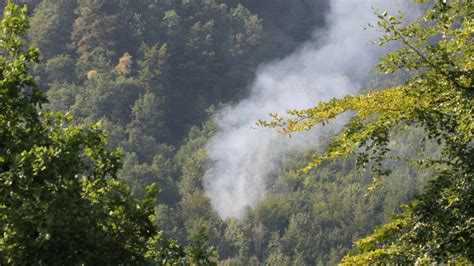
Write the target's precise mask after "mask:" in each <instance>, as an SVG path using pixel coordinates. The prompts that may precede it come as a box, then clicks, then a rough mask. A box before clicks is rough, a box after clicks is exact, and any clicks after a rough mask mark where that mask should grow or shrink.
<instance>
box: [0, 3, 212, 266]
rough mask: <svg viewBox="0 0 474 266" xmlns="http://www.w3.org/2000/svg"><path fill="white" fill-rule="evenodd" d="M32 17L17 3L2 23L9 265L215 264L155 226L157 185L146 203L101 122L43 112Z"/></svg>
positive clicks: (1, 145) (2, 162)
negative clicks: (33, 72)
mask: <svg viewBox="0 0 474 266" xmlns="http://www.w3.org/2000/svg"><path fill="white" fill-rule="evenodd" d="M26 11H27V10H26V7H24V8H20V7H19V6H18V5H15V4H13V3H8V5H7V6H6V8H5V11H4V18H3V20H2V22H1V32H0V235H1V238H0V264H2V265H31V264H34V265H148V264H162V265H171V264H192V263H197V264H199V263H200V261H206V262H209V263H212V257H211V256H212V249H206V250H201V249H200V247H201V246H198V245H197V244H196V245H193V246H192V247H189V248H188V250H189V251H187V250H186V249H185V248H183V247H181V246H179V245H178V244H176V243H175V242H174V241H170V240H168V239H167V238H166V237H165V236H164V235H163V233H162V232H161V231H160V230H159V228H158V227H157V226H156V225H155V223H154V221H155V217H154V213H155V206H156V202H155V194H156V192H157V190H156V189H155V188H154V186H153V185H152V186H149V187H148V188H147V189H146V193H145V196H144V199H143V200H139V199H137V198H135V197H134V195H133V194H132V193H131V192H130V188H129V187H128V186H127V185H126V184H125V183H124V182H121V181H119V180H118V178H117V171H118V169H119V168H120V166H121V163H120V160H121V155H122V152H121V151H120V150H112V151H111V150H109V149H108V148H107V136H106V134H105V133H104V132H103V131H102V129H101V123H98V124H96V125H93V126H91V127H86V126H83V125H71V121H72V120H71V119H72V117H71V116H70V115H63V114H61V113H52V112H50V111H45V112H38V110H41V104H43V103H46V101H47V99H46V97H45V96H44V94H43V93H42V92H41V91H40V90H39V88H38V86H37V84H36V82H35V81H34V79H33V78H32V77H31V76H30V75H29V68H30V66H31V65H32V64H33V63H36V62H38V61H39V60H38V58H39V53H38V51H37V50H36V49H33V48H28V49H27V48H25V47H26V41H25V38H24V36H25V34H26V30H27V29H28V28H29V23H28V18H27V16H26ZM198 240H199V239H198ZM199 241H200V242H199ZM199 241H198V242H197V243H198V244H202V240H199ZM208 250H209V252H208ZM188 253H189V255H188ZM196 254H197V255H196Z"/></svg>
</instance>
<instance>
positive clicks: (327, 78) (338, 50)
mask: <svg viewBox="0 0 474 266" xmlns="http://www.w3.org/2000/svg"><path fill="white" fill-rule="evenodd" d="M399 4H400V3H399V2H398V1H394V0H384V1H369V0H330V11H329V14H328V15H327V18H326V21H327V29H326V30H325V31H323V32H321V31H319V32H316V33H315V34H314V35H315V36H314V38H313V40H312V41H310V42H308V43H307V44H306V45H304V46H303V47H301V48H300V49H298V50H297V51H296V52H294V53H293V54H291V55H289V56H288V57H286V58H284V59H283V60H281V61H278V62H273V63H271V64H268V65H265V66H262V67H261V68H260V69H259V71H258V73H257V77H256V79H255V81H254V83H253V85H252V86H251V93H250V96H249V98H248V99H246V100H244V101H242V102H240V103H239V104H237V105H236V106H234V107H232V108H228V109H226V110H223V111H222V112H221V114H220V118H219V121H218V125H219V130H218V133H217V134H216V136H215V137H213V138H212V139H211V140H210V142H209V143H208V146H207V150H208V156H209V157H210V159H211V160H213V162H214V166H213V168H212V169H210V170H209V171H208V172H207V173H206V176H205V188H206V191H207V194H208V196H209V197H210V199H211V202H212V205H213V207H214V209H215V210H216V211H217V212H218V214H219V215H220V216H221V217H222V218H229V217H235V218H242V217H243V216H244V215H245V210H246V208H247V207H253V206H255V205H256V204H257V203H258V202H259V201H260V200H262V199H263V198H264V196H265V190H266V186H267V184H266V183H267V180H268V177H269V176H271V175H272V174H274V170H275V164H276V163H277V161H278V160H279V159H280V158H281V157H282V156H284V155H285V154H287V153H288V152H291V151H292V150H294V149H301V148H303V147H309V148H310V147H314V146H315V145H316V143H314V142H316V140H315V138H310V137H308V134H309V135H310V134H314V132H313V133H304V134H299V135H297V136H296V138H292V139H291V140H287V139H285V138H283V137H282V136H280V135H279V134H277V133H276V131H275V130H274V129H264V128H257V129H252V128H254V127H255V123H256V121H257V120H258V119H268V118H269V117H268V113H280V114H282V113H285V112H286V111H287V110H289V109H301V108H308V107H311V106H314V105H315V104H316V103H318V102H320V101H325V100H328V99H331V98H333V97H341V96H344V95H347V94H354V93H356V92H357V91H359V90H360V89H361V87H362V86H363V84H364V81H366V79H367V76H368V73H369V72H370V70H372V69H373V65H374V64H375V63H376V62H377V61H378V59H379V57H380V56H381V55H382V54H383V53H384V51H383V49H381V48H380V47H377V46H375V45H371V44H370V43H371V42H372V41H374V40H377V39H378V37H379V36H380V33H379V32H376V31H375V30H373V29H369V30H364V28H365V27H366V26H367V24H368V23H372V24H376V21H377V19H376V16H375V15H374V13H373V9H372V6H376V7H379V8H380V9H382V10H390V11H391V12H392V13H395V12H396V10H397V9H396V8H397V7H399ZM305 135H306V136H305Z"/></svg>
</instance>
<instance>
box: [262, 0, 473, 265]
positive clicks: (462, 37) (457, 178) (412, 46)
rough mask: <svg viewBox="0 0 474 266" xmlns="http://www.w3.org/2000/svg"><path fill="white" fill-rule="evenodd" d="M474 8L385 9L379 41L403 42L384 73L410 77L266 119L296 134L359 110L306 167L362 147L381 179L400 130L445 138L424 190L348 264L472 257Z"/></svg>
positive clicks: (360, 245)
mask: <svg viewBox="0 0 474 266" xmlns="http://www.w3.org/2000/svg"><path fill="white" fill-rule="evenodd" d="M419 2H425V1H419ZM472 10H473V4H472V2H471V1H461V0H454V1H439V2H438V1H437V2H436V3H433V4H432V5H431V7H430V8H428V9H427V11H426V12H425V14H424V15H423V16H422V17H421V18H420V19H418V20H416V21H414V22H412V23H410V24H408V25H403V24H402V23H401V21H400V19H399V18H396V17H394V16H389V15H388V14H387V13H386V12H383V13H381V12H377V14H378V17H379V19H380V21H379V23H378V25H379V26H380V27H381V29H382V30H384V31H385V33H386V34H385V36H384V37H383V38H381V39H380V42H379V44H380V45H385V44H387V43H390V42H394V41H397V42H400V43H401V44H402V45H403V47H402V48H401V49H398V50H396V51H395V52H393V53H389V54H387V55H386V56H384V57H383V58H382V59H381V61H380V63H379V64H378V67H379V69H380V71H381V72H382V73H389V74H397V73H398V72H400V71H406V74H408V76H409V77H408V79H407V81H406V82H404V83H402V84H400V85H399V86H396V87H392V88H387V89H381V90H379V91H374V92H372V91H368V92H365V93H362V94H360V95H356V96H347V97H344V98H342V99H333V100H331V101H329V102H323V103H320V104H318V105H317V106H315V107H313V108H309V109H306V110H293V111H290V112H289V114H290V115H293V117H290V118H289V119H284V118H281V117H279V116H278V115H276V114H273V115H272V117H273V118H274V119H273V121H270V122H265V121H260V122H259V124H260V125H262V126H267V127H277V128H279V129H280V130H281V131H282V132H283V133H285V134H291V133H293V132H297V131H302V130H310V129H311V128H312V127H313V126H315V125H316V124H323V125H325V124H327V123H328V122H329V121H330V120H331V119H334V118H336V117H337V116H338V115H340V114H342V113H345V112H348V111H351V112H352V114H353V115H352V117H351V118H350V120H349V121H348V122H347V123H346V125H345V127H344V128H343V129H342V130H341V131H339V132H338V133H337V134H336V136H335V137H334V139H333V141H332V142H331V144H330V145H329V148H328V149H327V151H326V152H325V154H324V155H323V156H316V157H315V158H314V160H313V161H312V162H311V163H310V164H309V165H307V167H306V168H305V169H304V170H306V171H309V170H311V169H312V168H314V167H316V166H317V165H318V164H320V163H321V162H322V161H324V160H329V159H334V158H338V157H347V156H349V155H350V154H352V153H357V154H358V162H357V164H358V166H359V167H360V168H367V167H370V168H371V169H372V170H373V171H372V172H373V173H374V174H375V176H376V178H375V179H374V183H373V185H374V186H376V185H377V184H379V181H380V177H381V176H383V175H386V174H388V172H389V169H387V168H384V166H383V161H384V158H385V156H386V155H387V153H388V151H389V150H390V149H389V147H388V143H389V141H390V139H391V137H392V135H391V133H392V132H394V131H397V130H403V129H404V128H408V127H420V128H423V129H424V130H425V132H426V137H425V138H424V139H423V143H430V142H435V143H438V144H439V145H440V149H441V151H442V152H441V155H440V156H438V157H428V158H422V159H420V160H418V164H419V165H420V166H422V167H432V168H433V169H434V171H435V177H434V179H433V181H432V182H430V183H429V184H428V186H427V187H426V189H425V191H424V192H423V194H422V195H421V196H419V197H418V198H417V199H416V200H415V201H414V202H412V203H411V204H410V205H409V206H408V207H406V208H405V211H404V212H403V214H401V215H400V216H398V217H396V218H394V219H393V221H392V222H390V223H388V224H387V225H384V226H382V227H380V228H379V229H378V230H376V231H375V233H374V234H372V235H370V236H368V237H367V238H365V239H362V240H360V241H358V242H356V245H357V248H356V249H355V250H354V251H353V252H352V253H351V254H350V255H348V256H346V257H345V258H344V259H343V264H353V263H360V264H365V263H403V264H404V263H415V262H421V263H432V262H439V263H445V262H470V263H472V262H474V240H473V232H474V224H473V222H472V219H473V218H472V217H474V193H473V192H474V171H473V170H474V169H473V168H474V160H473V158H474V154H473V153H474V147H473V145H472V143H473V134H474V116H473V110H474V109H473V92H474V89H473V69H472V66H473V63H472V58H473V52H474V47H473V43H472V39H471V36H472V33H473V30H474V23H473V20H472ZM372 188H373V186H372Z"/></svg>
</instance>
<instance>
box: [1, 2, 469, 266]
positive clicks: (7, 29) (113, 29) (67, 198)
mask: <svg viewBox="0 0 474 266" xmlns="http://www.w3.org/2000/svg"><path fill="white" fill-rule="evenodd" d="M418 2H423V3H424V5H423V6H422V7H421V8H420V10H422V12H420V13H421V14H422V15H420V16H421V17H416V18H415V20H414V22H413V23H411V24H410V23H407V22H404V21H400V20H399V19H398V18H396V17H392V16H390V15H391V14H387V13H384V12H383V11H380V12H379V11H377V10H374V12H375V14H374V16H377V15H378V17H379V18H378V19H379V24H378V26H377V25H376V26H373V25H372V27H379V29H381V30H382V32H383V33H384V34H385V35H383V36H382V37H381V39H380V40H379V41H380V42H379V43H378V44H379V45H381V46H384V45H386V44H388V43H391V42H398V43H397V44H396V45H395V47H396V48H397V49H398V50H394V51H393V52H391V53H387V55H385V56H384V57H383V58H382V59H381V60H380V62H379V63H378V65H377V67H378V69H379V70H380V71H379V72H381V73H383V74H382V75H381V76H377V77H376V76H373V77H372V78H371V80H370V81H369V82H367V83H366V84H370V87H371V88H372V89H371V90H369V89H366V90H364V91H363V92H362V93H361V94H358V95H356V96H347V97H345V98H342V99H333V100H330V101H328V102H322V103H320V104H318V105H316V106H315V107H313V108H309V109H302V110H294V111H290V112H289V115H290V116H289V117H288V116H283V117H280V116H279V115H277V114H272V115H271V117H270V118H268V116H267V117H256V119H255V127H256V128H249V129H248V130H249V131H251V130H268V129H267V128H265V127H270V128H277V130H279V131H280V132H281V133H283V134H282V135H291V134H297V132H299V131H307V130H310V129H311V128H313V127H316V125H317V124H321V123H322V124H327V123H328V122H329V121H330V120H332V119H333V118H335V117H337V116H339V115H340V114H343V113H351V115H352V116H351V118H348V119H346V120H344V121H346V122H344V123H345V126H344V127H342V129H338V127H335V128H330V129H329V130H326V131H321V133H320V134H317V136H314V138H316V139H317V142H318V143H320V145H317V146H311V147H308V148H306V149H301V150H296V151H293V152H291V153H285V154H284V155H282V156H280V157H279V158H278V160H277V163H276V164H275V166H274V168H275V169H273V171H272V174H271V175H270V176H269V177H268V179H267V180H266V182H265V197H264V198H263V199H262V200H261V201H258V202H256V203H255V205H254V206H248V208H247V209H246V210H245V215H244V217H222V216H220V215H219V213H218V212H217V211H216V210H215V209H214V208H213V204H212V202H211V199H210V197H209V193H208V191H207V190H206V179H205V176H206V174H207V173H209V171H210V170H211V169H212V168H213V167H214V164H215V162H214V161H213V160H211V159H210V158H209V156H208V147H209V143H210V141H211V140H212V138H213V137H215V136H216V135H218V133H219V130H220V129H221V125H220V124H219V123H220V122H219V119H222V112H225V110H226V108H228V107H229V106H235V105H236V104H237V103H239V102H240V101H242V100H245V99H247V97H249V95H251V94H252V93H253V92H252V91H251V90H250V89H249V87H250V86H251V85H252V83H253V82H254V80H255V77H256V76H257V75H258V73H259V72H261V66H262V65H268V64H272V62H275V61H277V60H281V59H282V58H284V57H285V56H287V55H288V54H291V53H293V52H294V51H298V49H300V48H301V47H302V46H303V45H305V43H308V42H309V41H311V42H313V43H316V44H318V42H319V41H321V42H322V41H323V40H325V39H328V38H330V36H329V37H328V36H327V35H328V34H324V30H325V29H327V28H328V27H330V25H329V24H330V23H334V21H332V20H331V19H328V17H327V13H328V12H329V10H331V8H334V7H332V6H331V1H329V0H295V1H286V0H258V1H250V0H179V1H170V0H121V1H117V0H21V1H20V0H19V1H8V3H6V2H2V3H0V7H1V8H2V9H4V10H5V11H4V13H3V14H2V15H1V19H2V24H1V27H2V31H1V33H0V37H1V40H0V71H1V72H0V78H1V80H0V92H1V94H0V111H1V113H0V119H1V121H0V126H1V128H0V141H1V143H0V170H1V174H0V183H1V184H0V198H1V201H0V217H1V218H0V224H1V226H2V227H1V228H2V229H1V230H2V231H1V233H2V238H1V239H0V264H2V265H3V264H5V265H23V264H25V265H29V264H38V265H66V264H71V265H94V264H104V265H109V264H110V265H133V264H137V265H160V264H164V265H166V264H168V265H174V264H178V265H182V264H183V265H188V264H189V265H209V264H210V265H215V264H217V265H336V264H338V263H340V262H341V260H342V263H347V264H358V263H359V264H366V263H401V264H405V263H406V264H413V263H416V262H420V263H433V262H441V263H446V262H453V263H466V264H469V263H474V257H473V254H474V222H473V221H474V213H473V210H474V206H472V205H473V203H474V199H473V195H474V190H473V188H474V181H473V162H474V157H473V134H474V133H473V132H474V128H473V127H474V122H473V115H472V111H473V107H472V104H473V97H472V96H473V87H472V61H473V60H472V59H473V54H472V53H473V50H474V49H473V44H472V33H473V25H474V24H473V20H472V15H473V11H474V9H473V7H472V3H471V2H470V1H461V0H455V1H448V2H449V3H446V1H435V0H433V1H418ZM13 3H15V4H13ZM16 4H18V5H16ZM23 5H25V6H27V8H25V9H20V7H19V6H23ZM371 12H372V11H371ZM416 19H418V20H416ZM369 28H371V27H369ZM369 30H374V29H369ZM29 47H32V48H29ZM36 48H37V49H36ZM303 50H304V49H303ZM392 50H393V49H392ZM283 74H284V73H283ZM283 74H282V75H283ZM394 85H395V87H394ZM381 88H388V89H381ZM316 100H317V99H315V100H314V103H315V104H316V103H317V102H318V101H316ZM222 110H224V111H222ZM286 111H288V110H278V111H277V112H279V113H280V114H283V113H285V112H286ZM259 119H262V120H260V121H259V122H258V125H257V121H258V120H259ZM271 119H273V120H271ZM271 130H274V129H271ZM284 137H285V136H281V138H284ZM289 141H290V142H291V139H290V140H289ZM229 145H231V144H230V143H229ZM250 167H251V166H250ZM404 205H405V206H404ZM376 228H378V229H377V230H376V231H375V233H374V230H375V229H376ZM451 231H453V232H451ZM360 239H362V240H360ZM358 240H359V241H358ZM356 241H358V242H356ZM355 242H356V244H357V247H356V248H355V246H354V243H355ZM354 248H355V249H354Z"/></svg>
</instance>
